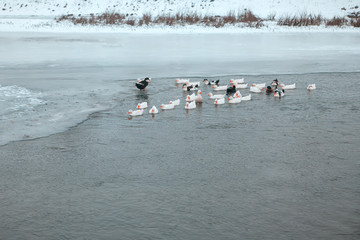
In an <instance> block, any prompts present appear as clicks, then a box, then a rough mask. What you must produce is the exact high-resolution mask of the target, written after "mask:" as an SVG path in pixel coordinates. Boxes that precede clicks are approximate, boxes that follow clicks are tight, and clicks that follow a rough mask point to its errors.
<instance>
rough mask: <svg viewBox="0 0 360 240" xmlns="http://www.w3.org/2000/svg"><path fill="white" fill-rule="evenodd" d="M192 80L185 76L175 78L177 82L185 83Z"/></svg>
mask: <svg viewBox="0 0 360 240" xmlns="http://www.w3.org/2000/svg"><path fill="white" fill-rule="evenodd" d="M189 82H190V79H184V78H178V79H175V83H177V84H181V83H182V84H184V83H189Z"/></svg>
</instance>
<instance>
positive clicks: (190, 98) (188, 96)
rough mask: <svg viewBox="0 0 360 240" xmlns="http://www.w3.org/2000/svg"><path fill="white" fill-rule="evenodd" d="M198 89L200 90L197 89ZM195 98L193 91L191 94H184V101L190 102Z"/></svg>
mask: <svg viewBox="0 0 360 240" xmlns="http://www.w3.org/2000/svg"><path fill="white" fill-rule="evenodd" d="M199 91H200V90H199ZM195 98H196V95H195V93H193V94H191V95H187V96H186V101H187V102H192V101H195Z"/></svg>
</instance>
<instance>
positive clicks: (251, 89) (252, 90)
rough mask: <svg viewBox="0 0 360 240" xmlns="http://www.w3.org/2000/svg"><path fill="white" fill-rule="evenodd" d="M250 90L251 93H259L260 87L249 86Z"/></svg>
mask: <svg viewBox="0 0 360 240" xmlns="http://www.w3.org/2000/svg"><path fill="white" fill-rule="evenodd" d="M250 92H253V93H261V89H260V88H257V87H253V86H251V87H250Z"/></svg>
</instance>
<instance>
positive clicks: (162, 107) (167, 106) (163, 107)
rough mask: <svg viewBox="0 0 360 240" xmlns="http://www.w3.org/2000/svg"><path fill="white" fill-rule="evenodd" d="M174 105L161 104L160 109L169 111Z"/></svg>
mask: <svg viewBox="0 0 360 240" xmlns="http://www.w3.org/2000/svg"><path fill="white" fill-rule="evenodd" d="M174 107H175V105H174V104H172V103H170V104H161V105H160V109H162V110H169V109H174Z"/></svg>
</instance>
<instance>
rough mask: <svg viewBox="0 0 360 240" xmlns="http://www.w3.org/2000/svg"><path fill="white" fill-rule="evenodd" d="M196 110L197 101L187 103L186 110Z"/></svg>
mask: <svg viewBox="0 0 360 240" xmlns="http://www.w3.org/2000/svg"><path fill="white" fill-rule="evenodd" d="M194 108H196V104H195V101H192V102H187V103H186V105H185V109H194Z"/></svg>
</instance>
